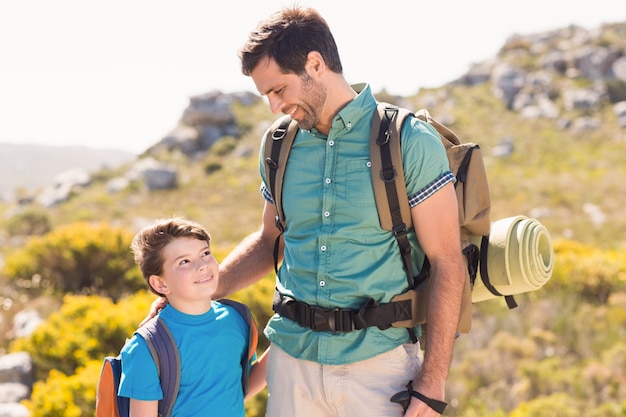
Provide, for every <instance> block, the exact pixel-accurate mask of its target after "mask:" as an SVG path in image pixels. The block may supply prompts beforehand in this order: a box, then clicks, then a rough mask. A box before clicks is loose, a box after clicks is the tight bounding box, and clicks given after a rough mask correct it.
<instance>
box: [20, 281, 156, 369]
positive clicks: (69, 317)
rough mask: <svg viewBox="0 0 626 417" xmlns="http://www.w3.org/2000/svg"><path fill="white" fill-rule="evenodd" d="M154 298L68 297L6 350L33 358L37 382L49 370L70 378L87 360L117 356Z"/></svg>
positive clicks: (145, 293) (147, 295)
mask: <svg viewBox="0 0 626 417" xmlns="http://www.w3.org/2000/svg"><path fill="white" fill-rule="evenodd" d="M154 299H155V297H154V295H153V294H152V293H149V292H148V291H143V292H140V293H138V294H136V295H133V296H130V297H126V298H123V299H122V300H120V301H119V302H118V304H115V303H114V302H113V301H112V300H111V299H109V298H104V297H99V296H77V295H67V296H65V297H64V298H63V305H62V306H61V308H60V309H59V311H57V312H55V313H53V314H51V315H50V317H48V319H47V320H46V321H45V322H44V323H42V324H41V325H39V326H38V327H37V328H36V329H35V331H34V332H33V333H32V334H31V335H30V336H28V337H26V338H21V339H16V340H14V341H13V342H11V344H10V345H9V350H10V351H11V352H19V351H23V352H28V353H29V354H30V355H31V356H32V358H33V362H34V364H35V369H36V373H37V375H36V377H37V379H38V380H43V379H45V378H46V376H47V375H48V372H50V371H51V370H56V371H59V372H62V373H64V374H65V375H72V374H74V373H75V372H76V370H77V369H78V368H79V367H81V366H85V365H86V364H87V363H88V362H89V361H90V360H93V359H102V358H104V357H105V356H107V355H115V354H117V353H118V352H119V350H120V349H121V347H122V346H123V344H124V341H125V340H126V338H127V337H129V336H130V335H131V334H132V333H133V331H134V330H135V328H136V327H137V326H138V325H139V323H140V322H141V320H143V318H144V317H145V316H146V315H147V314H148V311H149V310H150V304H151V303H152V301H153V300H154ZM95 378H97V377H96V376H95V375H94V379H95Z"/></svg>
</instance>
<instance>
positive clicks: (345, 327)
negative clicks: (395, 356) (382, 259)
mask: <svg viewBox="0 0 626 417" xmlns="http://www.w3.org/2000/svg"><path fill="white" fill-rule="evenodd" d="M272 309H273V310H274V312H275V313H277V314H278V315H280V316H281V317H285V318H288V319H289V320H293V321H295V322H296V323H298V324H299V325H300V326H302V327H307V328H309V329H311V330H314V331H318V332H323V331H330V332H351V331H353V330H360V329H364V328H366V327H372V326H376V327H378V328H379V329H381V330H385V329H388V328H389V327H391V326H392V323H394V322H397V321H403V320H410V319H411V314H412V313H411V301H410V300H409V301H398V302H390V303H386V304H378V303H376V302H375V301H374V300H370V301H369V302H368V303H367V304H366V305H365V306H363V307H362V308H360V309H358V310H357V309H350V308H338V307H337V308H330V309H328V308H322V307H318V306H312V305H309V304H307V303H305V302H302V301H298V300H296V299H294V298H291V297H289V296H286V295H282V294H280V293H279V292H278V291H276V292H275V293H274V302H273V303H272Z"/></svg>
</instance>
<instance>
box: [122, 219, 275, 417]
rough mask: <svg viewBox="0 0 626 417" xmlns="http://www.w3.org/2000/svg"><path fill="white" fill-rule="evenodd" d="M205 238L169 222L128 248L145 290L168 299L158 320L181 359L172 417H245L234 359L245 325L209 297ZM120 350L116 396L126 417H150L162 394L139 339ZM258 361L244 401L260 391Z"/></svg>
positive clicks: (214, 272)
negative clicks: (123, 400)
mask: <svg viewBox="0 0 626 417" xmlns="http://www.w3.org/2000/svg"><path fill="white" fill-rule="evenodd" d="M210 240H211V237H210V235H209V233H208V232H207V231H206V230H205V229H204V228H203V227H202V226H200V225H199V224H197V223H194V222H191V221H188V220H186V219H183V218H173V219H164V220H159V221H157V222H155V223H154V224H152V225H150V226H148V227H146V228H144V229H143V230H141V231H140V232H139V233H138V234H137V235H136V236H135V238H134V239H133V242H132V245H131V248H132V250H133V253H134V256H135V262H136V263H137V265H138V266H139V268H140V269H141V272H142V274H143V276H144V278H145V279H146V281H147V283H148V285H149V287H150V289H151V290H152V292H154V293H155V294H157V295H160V296H162V297H166V298H167V301H168V304H167V306H166V307H165V308H164V309H163V310H162V311H161V312H159V316H160V317H161V318H162V319H163V320H164V321H165V323H166V324H167V326H168V327H169V329H170V331H171V333H172V335H173V337H174V340H175V341H176V344H177V346H178V349H179V352H180V359H181V379H180V388H179V391H178V397H177V399H176V402H175V404H174V408H173V411H172V417H176V416H185V417H193V416H204V415H207V412H209V413H217V414H219V415H225V416H226V415H227V416H241V417H243V416H245V409H244V393H243V390H242V386H241V377H242V371H243V370H242V369H241V365H240V360H241V355H242V353H243V352H242V351H243V350H244V349H246V346H247V340H248V326H247V324H246V323H245V321H244V319H243V317H241V315H240V314H239V313H238V312H237V311H236V310H235V309H234V308H233V307H231V306H227V305H224V304H222V303H219V302H218V301H214V300H213V294H214V293H215V290H216V288H217V283H218V278H219V266H218V263H217V261H216V260H215V258H214V256H213V254H212V253H211V248H210V245H209V242H210ZM121 353H122V377H121V381H120V388H119V395H120V396H123V397H129V398H130V415H131V416H133V415H134V416H142V417H145V416H154V417H156V416H157V414H158V412H157V407H158V401H159V399H162V398H163V397H162V396H163V394H162V391H161V384H160V381H159V375H158V373H157V367H156V364H155V362H154V360H153V359H152V356H151V354H150V351H149V350H148V347H147V344H146V342H145V341H144V340H143V338H142V337H141V336H138V335H134V336H133V337H132V338H131V339H130V340H129V342H128V343H127V344H126V345H125V346H124V348H123V349H122V352H121ZM264 356H265V355H263V357H261V358H260V359H259V361H257V362H256V363H255V364H254V365H252V370H251V374H250V381H249V393H248V396H247V397H246V398H249V397H251V396H252V395H254V394H256V393H257V392H259V391H260V390H261V389H263V387H264V386H265V375H264V374H265V369H264V363H265V361H264Z"/></svg>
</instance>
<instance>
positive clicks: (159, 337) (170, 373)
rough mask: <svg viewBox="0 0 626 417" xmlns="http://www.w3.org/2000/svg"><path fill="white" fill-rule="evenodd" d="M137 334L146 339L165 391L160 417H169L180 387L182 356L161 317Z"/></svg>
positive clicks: (160, 402)
mask: <svg viewBox="0 0 626 417" xmlns="http://www.w3.org/2000/svg"><path fill="white" fill-rule="evenodd" d="M135 333H137V334H139V335H140V336H142V337H143V338H144V339H145V341H146V343H147V344H148V348H149V349H150V353H151V354H152V357H153V358H154V361H155V362H156V365H157V369H158V371H159V379H160V380H161V389H162V390H163V400H162V401H159V416H163V417H169V416H170V415H171V413H172V409H173V408H174V403H175V402H176V398H177V397H178V388H179V387H180V355H179V353H178V347H177V346H176V343H175V342H174V337H173V336H172V333H171V332H170V329H169V328H168V327H167V325H166V324H165V322H164V321H163V319H161V318H160V317H159V316H156V317H154V318H152V319H151V320H150V321H149V322H147V323H146V324H144V325H143V326H141V327H140V328H138V329H137V330H136V331H135Z"/></svg>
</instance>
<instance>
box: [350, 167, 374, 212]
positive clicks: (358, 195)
mask: <svg viewBox="0 0 626 417" xmlns="http://www.w3.org/2000/svg"><path fill="white" fill-rule="evenodd" d="M345 178H346V182H345V187H346V201H347V202H348V204H349V205H351V206H354V207H368V206H372V205H374V204H375V203H374V191H373V189H372V168H371V162H370V160H369V159H367V158H364V159H352V160H349V161H346V172H345Z"/></svg>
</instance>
